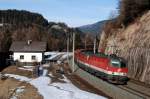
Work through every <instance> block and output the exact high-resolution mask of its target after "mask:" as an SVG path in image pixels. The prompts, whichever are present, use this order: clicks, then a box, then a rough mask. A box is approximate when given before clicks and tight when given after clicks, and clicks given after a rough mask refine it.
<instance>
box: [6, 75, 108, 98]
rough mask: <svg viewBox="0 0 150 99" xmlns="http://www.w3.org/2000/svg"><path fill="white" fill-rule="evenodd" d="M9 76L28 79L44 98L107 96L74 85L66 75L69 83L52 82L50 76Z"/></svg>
mask: <svg viewBox="0 0 150 99" xmlns="http://www.w3.org/2000/svg"><path fill="white" fill-rule="evenodd" d="M6 75H7V76H9V77H14V78H15V79H18V80H20V81H26V82H28V83H30V84H31V85H33V86H34V87H35V88H37V89H38V92H39V94H41V95H42V96H43V97H44V99H50V98H51V99H61V98H63V99H106V98H105V97H102V96H99V95H96V94H93V93H89V92H86V91H82V90H80V89H79V88H77V87H76V86H74V85H73V84H72V83H71V82H70V81H69V80H68V79H67V78H66V77H65V76H64V80H65V81H66V82H67V83H51V79H50V78H49V77H43V76H42V77H39V78H36V79H30V78H27V77H24V76H19V75H13V74H6Z"/></svg>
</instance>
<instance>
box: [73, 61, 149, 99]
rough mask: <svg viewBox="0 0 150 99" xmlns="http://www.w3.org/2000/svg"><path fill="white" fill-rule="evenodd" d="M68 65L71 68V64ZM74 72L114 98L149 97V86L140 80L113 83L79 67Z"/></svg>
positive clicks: (139, 98)
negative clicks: (119, 83)
mask: <svg viewBox="0 0 150 99" xmlns="http://www.w3.org/2000/svg"><path fill="white" fill-rule="evenodd" d="M70 67H71V68H72V65H71V64H70ZM75 68H76V69H77V68H78V67H77V66H76V65H75ZM75 73H76V75H77V76H79V77H81V78H82V79H83V80H85V81H87V82H88V83H89V84H91V85H93V86H94V87H95V88H97V89H99V90H101V91H103V92H104V93H106V94H107V95H109V96H110V97H112V98H114V99H150V86H149V85H145V84H143V83H141V82H137V81H135V80H130V81H129V82H128V83H127V85H114V84H110V83H108V82H106V81H103V80H101V79H99V78H98V77H95V76H93V75H91V74H89V73H87V72H85V71H83V70H82V69H79V68H78V69H77V70H76V72H75Z"/></svg>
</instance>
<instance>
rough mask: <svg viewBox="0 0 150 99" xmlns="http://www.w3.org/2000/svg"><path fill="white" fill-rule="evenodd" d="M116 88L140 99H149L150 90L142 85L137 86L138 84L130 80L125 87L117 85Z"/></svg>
mask: <svg viewBox="0 0 150 99" xmlns="http://www.w3.org/2000/svg"><path fill="white" fill-rule="evenodd" d="M117 87H119V88H121V89H123V90H126V91H128V92H130V93H132V94H135V95H137V96H139V97H141V98H144V99H150V88H149V87H147V86H145V85H143V84H139V82H133V81H132V80H131V81H129V82H128V84H127V85H118V86H117Z"/></svg>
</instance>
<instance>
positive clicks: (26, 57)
mask: <svg viewBox="0 0 150 99" xmlns="http://www.w3.org/2000/svg"><path fill="white" fill-rule="evenodd" d="M20 55H24V59H20ZM33 55H34V56H36V62H41V61H42V57H43V55H42V52H41V53H40V52H35V53H30V52H29V53H23V52H14V55H13V57H14V61H16V60H18V61H20V62H35V60H32V56H33Z"/></svg>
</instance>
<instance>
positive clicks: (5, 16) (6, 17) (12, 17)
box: [0, 9, 48, 26]
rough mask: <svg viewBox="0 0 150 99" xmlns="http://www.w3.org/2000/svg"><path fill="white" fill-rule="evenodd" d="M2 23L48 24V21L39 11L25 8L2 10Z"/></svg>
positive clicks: (0, 11)
mask: <svg viewBox="0 0 150 99" xmlns="http://www.w3.org/2000/svg"><path fill="white" fill-rule="evenodd" d="M0 23H7V24H13V25H21V24H26V25H29V24H31V23H32V24H38V25H41V26H47V25H48V21H47V20H46V19H45V18H44V17H43V16H42V15H41V14H39V13H33V12H29V11H25V10H11V9H9V10H0Z"/></svg>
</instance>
